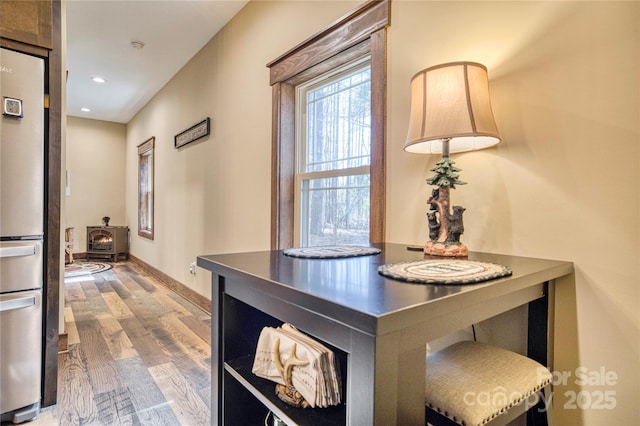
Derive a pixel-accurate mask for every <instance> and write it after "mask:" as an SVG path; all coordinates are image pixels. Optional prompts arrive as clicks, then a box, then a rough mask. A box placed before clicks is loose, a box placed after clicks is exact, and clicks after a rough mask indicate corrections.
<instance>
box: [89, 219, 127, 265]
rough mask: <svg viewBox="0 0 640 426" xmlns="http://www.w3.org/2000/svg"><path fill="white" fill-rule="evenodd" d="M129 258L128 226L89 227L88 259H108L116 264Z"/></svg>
mask: <svg viewBox="0 0 640 426" xmlns="http://www.w3.org/2000/svg"><path fill="white" fill-rule="evenodd" d="M119 256H124V258H125V259H126V258H127V257H128V256H129V228H128V227H126V226H87V258H90V257H100V258H104V257H107V258H109V260H111V261H113V262H115V261H117V260H118V257H119Z"/></svg>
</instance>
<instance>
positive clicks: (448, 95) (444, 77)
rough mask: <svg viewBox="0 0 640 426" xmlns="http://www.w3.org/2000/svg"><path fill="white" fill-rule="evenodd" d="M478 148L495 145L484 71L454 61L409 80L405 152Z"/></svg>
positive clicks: (483, 69) (495, 131)
mask: <svg viewBox="0 0 640 426" xmlns="http://www.w3.org/2000/svg"><path fill="white" fill-rule="evenodd" d="M449 138H450V139H451V140H450V141H449V151H450V152H461V151H471V150H475V149H483V148H487V147H490V146H492V145H495V144H497V143H498V142H500V135H499V134H498V128H497V127H496V123H495V120H494V118H493V112H492V111H491V101H490V99H489V78H488V76H487V68H486V67H485V66H484V65H481V64H478V63H474V62H453V63H448V64H442V65H437V66H434V67H430V68H427V69H425V70H422V71H420V72H419V73H417V74H416V75H415V76H414V77H413V78H412V79H411V116H410V117H409V132H408V134H407V141H406V143H405V145H404V149H405V151H408V152H414V153H418V154H439V153H442V140H443V139H449Z"/></svg>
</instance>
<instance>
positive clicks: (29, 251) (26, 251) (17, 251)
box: [0, 245, 36, 258]
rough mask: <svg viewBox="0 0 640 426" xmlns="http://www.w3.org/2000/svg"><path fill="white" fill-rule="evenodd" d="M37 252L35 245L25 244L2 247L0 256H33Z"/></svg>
mask: <svg viewBox="0 0 640 426" xmlns="http://www.w3.org/2000/svg"><path fill="white" fill-rule="evenodd" d="M34 254H36V246H35V245H25V246H16V247H0V258H5V257H17V256H31V255H34Z"/></svg>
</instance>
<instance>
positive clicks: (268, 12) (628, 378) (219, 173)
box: [69, 0, 640, 425]
mask: <svg viewBox="0 0 640 426" xmlns="http://www.w3.org/2000/svg"><path fill="white" fill-rule="evenodd" d="M356 4H357V2H356V3H351V2H328V1H324V2H317V1H306V2H292V1H283V2H271V1H254V2H251V3H249V5H248V6H247V7H245V8H244V9H243V10H242V11H241V12H240V14H239V15H238V16H237V17H236V18H235V19H234V20H233V21H232V22H231V23H230V24H229V25H227V26H226V27H225V28H224V29H223V30H222V31H221V32H220V33H219V34H218V35H217V36H216V37H214V39H212V40H211V42H210V43H209V44H207V45H206V46H205V47H204V48H203V49H202V51H201V52H200V53H199V54H198V55H196V57H194V58H193V60H192V61H191V62H190V63H189V64H188V65H186V66H185V68H184V69H183V70H182V71H181V72H180V73H179V74H178V75H177V76H176V77H175V78H174V79H173V80H172V81H171V82H170V83H169V84H168V85H167V86H166V87H165V88H164V89H163V90H162V91H161V92H160V93H159V94H158V95H157V96H156V97H155V98H154V99H153V100H152V101H151V102H150V103H149V104H148V105H147V106H146V107H145V108H144V109H143V110H142V111H141V112H140V113H139V114H138V115H137V116H136V117H135V118H134V119H133V120H132V121H131V122H130V123H129V124H128V126H127V131H126V141H127V142H126V170H125V171H126V216H125V218H124V220H125V222H126V223H127V224H129V226H131V227H132V231H133V232H132V244H131V249H132V252H133V254H134V255H136V256H137V257H139V258H141V259H142V260H144V261H145V262H148V263H149V264H151V265H153V266H154V267H156V268H158V269H160V270H161V271H163V272H165V273H167V274H168V275H170V276H172V277H174V278H175V279H177V280H178V281H180V282H182V283H184V284H185V285H188V286H189V287H191V288H193V289H194V290H196V291H198V292H200V293H202V294H204V295H207V296H208V295H209V276H208V274H207V273H205V271H203V270H201V269H199V270H198V272H197V274H196V275H195V276H193V275H190V274H189V272H188V265H189V263H191V262H192V261H194V260H195V258H196V256H197V255H199V254H212V253H220V252H235V251H244V250H263V249H267V248H268V247H269V216H270V195H269V193H270V144H271V140H270V137H271V136H270V135H271V133H270V132H271V89H270V87H269V84H268V70H267V68H266V67H265V64H266V63H268V62H269V61H270V60H272V59H274V58H276V57H277V56H279V55H280V54H281V53H284V52H285V51H287V50H288V49H290V48H291V47H293V46H294V45H296V44H298V43H299V42H301V41H303V40H304V39H305V38H307V37H308V36H310V35H312V34H314V33H315V32H317V31H318V30H320V29H321V28H323V27H324V26H326V25H327V24H329V23H331V22H333V21H335V20H336V19H337V18H339V17H340V16H342V15H343V14H344V13H345V12H347V11H349V10H351V9H352V8H353V7H354V6H355V5H356ZM302 18H304V19H302ZM639 18H640V16H639V10H638V2H620V3H617V2H566V3H565V2H431V1H398V0H396V1H394V2H393V4H392V16H391V21H392V26H391V27H390V29H389V33H388V35H389V37H388V122H387V124H388V127H387V132H388V133H387V143H388V145H387V184H388V187H387V195H388V199H387V223H386V227H387V241H390V242H401V243H413V244H421V243H423V242H424V240H425V239H426V237H427V234H428V233H427V226H426V222H425V220H424V213H425V210H426V204H425V201H426V198H427V196H428V194H429V191H430V188H428V187H427V186H426V185H425V183H424V180H425V179H426V178H427V177H428V176H430V175H431V172H429V169H430V168H431V167H433V165H434V164H435V162H436V161H437V158H433V157H424V156H419V155H414V154H408V153H405V152H404V151H403V150H402V144H403V142H404V138H405V135H406V126H407V122H408V114H409V80H410V78H411V76H412V75H413V74H414V73H415V72H417V71H419V70H420V69H422V68H425V67H427V66H431V65H435V64H438V63H443V62H448V61H457V60H471V61H477V62H481V63H483V64H485V65H487V67H488V68H489V77H490V81H491V90H492V98H493V107H494V112H495V115H496V121H497V123H498V127H499V129H500V131H501V134H502V138H503V141H502V142H501V143H500V144H499V145H498V146H497V147H496V148H493V149H489V150H485V151H480V152H473V153H465V154H461V155H457V156H455V160H456V161H457V165H458V166H459V167H460V168H461V169H462V175H461V178H462V180H464V181H466V182H468V183H469V184H468V185H465V186H461V187H458V189H456V190H455V191H454V192H453V195H452V197H453V201H454V203H456V204H461V205H464V206H465V207H466V208H467V212H466V213H465V229H466V232H465V234H464V235H463V241H464V242H465V243H466V244H467V245H468V246H469V247H470V248H471V249H472V250H482V251H488V252H496V253H506V254H514V255H524V256H534V257H546V258H557V259H563V260H570V261H573V262H575V268H576V274H575V280H574V279H569V280H564V281H562V282H560V283H559V289H558V297H557V312H556V320H557V322H556V324H557V327H556V363H555V366H554V367H555V370H556V371H558V372H562V373H565V374H571V376H570V377H568V378H567V380H566V384H560V385H559V386H557V387H556V388H555V395H554V404H555V407H554V409H555V414H556V423H557V424H560V425H574V424H576V425H578V424H584V425H629V424H638V423H640V412H639V408H638V407H639V404H638V401H639V400H640V393H639V380H640V379H639V378H640V371H639V370H638V366H639V365H640V348H639V344H640V319H639V314H638V312H639V311H640V295H639V291H638V283H639V281H640V270H639V265H638V259H639V258H640V251H639V247H638V239H639V237H640V229H639V210H638V206H639V201H640V200H639V193H640V177H639V174H638V168H639V167H638V166H639V165H640V154H639V151H638V149H639V148H638V146H639V123H638V116H639V108H638V94H639V88H638V76H639V75H640V70H639V65H638V63H639V53H638V52H639V50H640V43H639V28H638V27H639ZM207 116H208V117H211V120H212V132H211V135H210V136H209V137H208V138H206V139H204V140H200V141H198V142H195V143H193V144H191V145H188V146H186V147H184V148H182V149H180V150H176V149H174V148H173V136H174V135H175V134H176V133H178V132H180V131H181V130H183V129H186V128H188V127H189V126H191V125H192V124H194V123H196V122H198V121H200V120H201V119H203V118H204V117H207ZM71 133H72V132H71V129H70V138H71ZM151 136H155V137H156V163H155V164H156V179H155V186H156V204H155V206H156V213H155V220H156V227H155V240H154V241H148V240H144V239H142V238H139V237H137V235H136V234H135V226H136V225H135V224H136V222H137V211H136V205H137V204H136V203H137V201H136V200H137V189H136V179H137V155H136V152H137V151H136V146H137V145H138V144H140V143H142V142H144V141H145V140H146V139H148V138H149V137H151ZM69 150H70V151H71V150H72V148H71V143H70V145H69ZM72 191H73V189H72ZM69 210H72V209H71V208H70V209H69ZM98 210H99V212H96V213H95V214H94V216H95V217H91V220H93V221H98V220H99V218H100V217H101V216H102V215H103V213H102V212H103V211H104V210H106V209H98ZM112 217H114V219H118V221H119V220H120V218H118V217H117V216H116V213H113V215H112ZM518 317H520V316H518V315H517V314H516V318H518ZM509 331H510V330H504V331H500V330H499V329H497V330H495V331H494V333H495V334H500V333H502V332H505V333H507V332H509ZM578 367H583V368H584V369H585V370H586V371H587V372H589V373H594V374H599V372H600V371H602V370H601V368H602V369H604V371H606V372H613V373H614V374H616V375H617V379H616V380H615V384H613V383H612V382H611V381H610V382H609V383H599V382H597V379H598V377H594V378H593V381H592V384H591V385H585V386H580V381H579V379H580V377H576V368H578ZM593 382H596V383H593ZM580 391H582V392H583V393H582V394H581V399H580V400H579V401H578V402H580V403H581V404H583V405H586V407H584V408H586V409H584V410H579V409H578V406H577V403H576V401H573V404H575V409H574V408H573V405H572V401H571V395H572V392H573V393H574V394H575V395H576V396H577V395H578V392H580ZM605 393H606V395H608V398H607V400H605V401H602V400H601V401H600V402H601V403H602V404H601V405H600V406H596V405H595V404H596V402H597V401H598V398H599V396H603V395H605ZM611 397H613V401H611ZM587 399H589V400H590V404H586V403H587ZM611 405H615V407H611ZM607 408H612V409H607Z"/></svg>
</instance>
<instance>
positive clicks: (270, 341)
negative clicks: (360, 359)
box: [252, 324, 342, 407]
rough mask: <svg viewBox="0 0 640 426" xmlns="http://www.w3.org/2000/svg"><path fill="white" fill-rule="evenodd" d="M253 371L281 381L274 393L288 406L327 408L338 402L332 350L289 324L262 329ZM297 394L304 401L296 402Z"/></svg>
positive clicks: (339, 387) (339, 389)
mask: <svg viewBox="0 0 640 426" xmlns="http://www.w3.org/2000/svg"><path fill="white" fill-rule="evenodd" d="M252 372H253V374H255V375H257V376H259V377H262V378H265V379H268V380H271V381H273V382H276V383H278V384H280V385H281V387H278V385H276V393H277V394H278V396H279V397H280V399H282V400H283V401H285V402H287V403H290V404H291V405H295V406H307V405H308V406H311V407H328V406H331V405H337V404H340V402H341V389H342V385H341V377H340V371H339V368H337V367H336V360H335V355H334V353H333V352H332V351H331V350H329V349H328V348H327V347H325V346H324V345H322V344H321V343H319V342H318V341H316V340H314V339H312V338H311V337H309V336H307V335H306V334H304V333H302V332H300V331H299V330H298V329H296V328H295V327H294V326H293V325H291V324H283V325H282V326H281V327H278V328H273V327H265V328H263V329H262V332H261V333H260V337H259V338H258V345H257V348H256V355H255V358H254V362H253V368H252ZM287 387H290V389H287ZM296 393H297V394H298V396H299V397H300V399H302V398H304V401H306V403H304V402H302V401H297V400H296V399H297V397H296V396H294V395H295V394H296Z"/></svg>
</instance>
